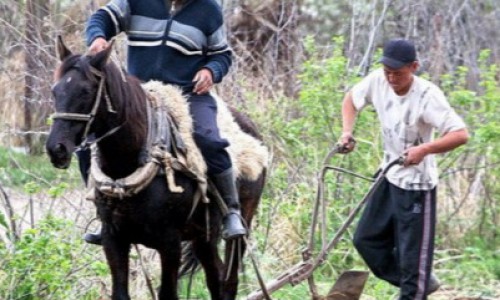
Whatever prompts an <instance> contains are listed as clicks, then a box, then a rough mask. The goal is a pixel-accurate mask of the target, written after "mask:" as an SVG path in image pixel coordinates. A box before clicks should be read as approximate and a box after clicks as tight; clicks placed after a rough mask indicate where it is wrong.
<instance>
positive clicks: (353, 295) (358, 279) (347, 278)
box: [324, 271, 369, 300]
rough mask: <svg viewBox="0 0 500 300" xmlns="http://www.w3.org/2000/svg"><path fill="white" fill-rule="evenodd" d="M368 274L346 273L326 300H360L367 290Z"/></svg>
mask: <svg viewBox="0 0 500 300" xmlns="http://www.w3.org/2000/svg"><path fill="white" fill-rule="evenodd" d="M368 274H369V273H368V272H364V271H345V272H343V273H342V274H341V275H340V277H339V279H337V281H336V282H335V284H334V285H333V287H332V289H331V290H330V292H328V295H327V296H326V297H325V298H324V299H325V300H358V299H359V298H360V297H361V294H362V293H363V289H364V288H365V283H366V280H367V279H368Z"/></svg>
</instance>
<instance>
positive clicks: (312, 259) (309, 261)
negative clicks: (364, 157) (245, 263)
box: [246, 145, 404, 300]
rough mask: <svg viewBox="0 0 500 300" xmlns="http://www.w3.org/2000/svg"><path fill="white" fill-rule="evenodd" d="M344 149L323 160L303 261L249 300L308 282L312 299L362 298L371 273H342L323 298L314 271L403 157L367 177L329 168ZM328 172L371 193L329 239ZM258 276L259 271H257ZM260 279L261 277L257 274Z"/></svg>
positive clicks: (250, 296) (267, 283)
mask: <svg viewBox="0 0 500 300" xmlns="http://www.w3.org/2000/svg"><path fill="white" fill-rule="evenodd" d="M343 152H344V150H343V146H341V145H336V146H335V147H334V148H333V149H332V150H331V151H330V152H329V153H328V155H327V156H326V157H325V159H324V160H323V165H322V169H321V171H320V172H319V174H318V188H317V194H316V201H315V203H314V208H313V212H312V216H311V220H312V222H311V228H310V235H309V241H308V244H307V247H306V249H304V250H303V251H302V253H301V254H302V261H301V262H299V263H297V264H295V265H294V266H292V267H291V268H289V269H288V270H286V271H284V272H283V273H282V274H280V275H279V276H277V277H276V278H275V279H272V280H270V281H269V282H266V283H265V284H264V283H263V282H261V280H259V282H260V283H261V288H260V289H259V290H256V291H254V292H252V293H250V294H249V295H248V296H247V298H246V300H261V299H265V300H270V299H271V296H270V295H271V294H272V293H273V292H275V291H277V290H279V289H281V288H282V287H284V286H286V285H288V284H290V285H292V286H295V285H297V284H299V283H301V282H303V281H306V280H307V282H308V285H309V291H310V293H311V296H312V298H311V299H312V300H357V299H359V298H360V297H361V294H362V293H363V290H364V286H365V284H366V281H367V279H368V275H369V272H367V271H358V270H347V271H344V272H342V273H341V274H340V276H339V277H338V279H337V280H336V282H335V283H334V285H333V286H332V288H331V289H330V290H329V292H328V293H327V294H326V295H320V294H319V291H318V288H317V285H316V283H315V280H314V272H315V270H317V269H318V267H320V266H321V265H322V264H323V263H324V262H325V260H326V259H327V257H328V255H329V254H330V252H331V251H332V250H333V249H334V248H335V246H336V245H337V244H338V243H339V241H340V240H341V239H342V236H343V235H344V234H345V232H346V231H347V229H348V228H349V226H350V225H351V224H352V222H353V221H354V220H355V218H356V216H357V215H358V214H359V212H360V211H361V209H362V208H363V206H364V204H365V203H366V201H367V200H368V199H369V198H370V197H371V195H372V194H373V193H374V191H375V190H376V189H377V187H378V186H379V185H380V183H381V182H382V180H383V178H384V176H385V175H386V174H387V172H388V171H389V170H390V169H391V168H392V167H393V166H395V165H398V164H402V163H403V161H404V158H402V157H400V158H398V159H396V160H394V161H392V162H390V163H389V164H388V165H387V166H386V167H385V168H383V169H381V170H380V171H379V172H378V173H377V174H376V176H374V177H367V176H364V175H361V174H358V173H355V172H352V171H350V170H347V169H345V168H340V167H336V166H332V165H329V164H328V163H329V162H330V160H331V159H332V157H333V156H334V155H335V154H339V153H343ZM328 171H335V172H340V173H342V174H346V175H348V176H354V177H356V178H360V179H363V180H367V181H369V182H371V186H370V188H369V190H368V191H367V192H366V193H365V195H364V197H363V198H362V199H361V200H360V201H359V202H358V203H357V204H356V205H355V207H354V208H353V209H352V210H351V211H350V213H349V215H348V216H347V218H346V220H345V221H344V222H343V223H342V224H341V226H340V227H339V228H338V230H337V231H336V232H335V233H334V234H333V236H332V237H331V238H329V239H328V238H327V233H326V231H327V230H326V225H325V224H326V217H327V216H326V202H325V199H324V194H325V188H324V186H325V184H324V182H325V175H326V174H327V172H328ZM319 220H321V224H322V226H318V223H319ZM317 228H320V231H321V232H320V234H319V235H320V236H321V239H322V241H321V245H322V246H321V249H319V250H316V251H315V249H314V246H315V244H316V236H317V234H316V230H317ZM257 273H258V270H257ZM258 277H259V278H260V275H258Z"/></svg>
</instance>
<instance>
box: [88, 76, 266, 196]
mask: <svg viewBox="0 0 500 300" xmlns="http://www.w3.org/2000/svg"><path fill="white" fill-rule="evenodd" d="M143 88H144V90H145V91H146V93H147V94H148V99H149V105H148V138H147V142H146V145H145V147H144V150H143V152H142V153H141V161H142V162H143V165H142V166H141V167H140V168H138V169H137V170H136V171H135V172H134V173H132V174H131V175H129V176H127V177H126V178H120V179H117V180H113V179H111V178H109V177H108V176H107V175H105V174H104V173H103V172H102V171H101V169H100V167H99V166H100V163H99V151H98V148H97V146H96V145H93V146H92V147H91V150H92V163H91V169H90V180H89V191H88V192H87V197H86V198H87V199H88V200H94V199H96V192H97V191H99V192H101V193H103V194H104V195H106V196H108V197H111V198H120V199H121V198H123V197H129V196H133V195H135V194H137V193H138V192H139V191H141V190H142V189H143V188H145V187H146V186H147V185H148V184H149V183H150V182H151V180H153V178H154V177H155V176H157V175H158V174H161V175H165V177H166V180H167V184H168V187H169V189H170V191H171V192H174V193H180V192H182V191H183V190H182V188H181V187H179V186H177V185H176V184H175V181H174V171H180V172H183V173H184V174H187V175H188V176H190V177H191V178H193V179H194V180H196V181H197V182H198V189H197V191H196V194H195V201H196V202H198V201H200V200H201V201H202V202H205V203H207V202H208V199H207V196H206V191H207V177H206V170H207V166H206V163H205V161H204V159H203V156H202V155H201V151H200V150H199V149H198V147H197V146H196V143H195V142H194V139H193V136H192V132H193V130H192V129H193V124H192V123H193V121H192V118H191V115H190V113H189V107H188V105H189V104H188V102H187V100H186V98H185V97H184V96H183V95H182V91H181V90H180V89H178V88H177V87H175V86H172V85H165V84H163V83H161V82H158V81H150V82H148V83H145V84H143ZM214 98H215V99H216V102H217V106H218V114H217V122H218V124H219V129H220V134H221V137H223V138H225V139H227V140H228V141H229V143H230V146H229V147H228V148H226V150H227V151H228V153H229V155H230V157H231V160H232V163H233V169H234V170H235V172H236V174H237V176H238V177H239V178H243V179H247V180H256V179H257V178H258V176H259V175H260V174H261V173H262V171H263V170H264V169H265V168H266V167H267V161H268V150H267V147H266V146H264V145H263V143H262V141H260V140H258V139H256V138H254V137H252V136H250V135H249V134H247V133H245V132H243V131H242V130H241V128H240V127H239V125H238V124H237V123H236V121H235V120H234V118H233V116H232V114H231V112H230V110H229V108H228V107H227V105H226V104H225V102H223V101H222V100H221V99H220V98H219V97H217V96H215V95H214Z"/></svg>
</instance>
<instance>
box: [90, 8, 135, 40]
mask: <svg viewBox="0 0 500 300" xmlns="http://www.w3.org/2000/svg"><path fill="white" fill-rule="evenodd" d="M129 19H130V8H129V5H128V1H127V0H112V1H109V2H108V3H107V4H106V5H105V6H103V7H101V8H100V9H99V10H97V11H96V12H95V13H94V14H92V16H90V18H89V20H88V22H87V27H86V29H85V35H86V40H87V46H90V44H92V42H93V41H94V40H95V39H96V38H98V37H104V38H105V39H106V40H109V39H111V38H112V37H114V36H115V35H117V34H118V33H120V32H122V31H126V30H127V28H128V23H129Z"/></svg>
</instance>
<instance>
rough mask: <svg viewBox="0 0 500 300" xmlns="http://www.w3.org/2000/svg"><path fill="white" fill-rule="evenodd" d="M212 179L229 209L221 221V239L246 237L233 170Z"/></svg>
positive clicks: (230, 169)
mask: <svg viewBox="0 0 500 300" xmlns="http://www.w3.org/2000/svg"><path fill="white" fill-rule="evenodd" d="M212 179H213V182H214V184H215V186H216V187H217V189H218V190H219V193H220V194H221V197H222V199H224V202H226V205H227V207H228V209H229V212H228V214H227V215H226V216H224V219H223V228H222V238H223V239H225V240H232V239H236V238H239V237H242V236H244V235H246V234H247V230H246V228H245V226H244V225H243V222H242V217H241V209H240V199H239V196H238V190H237V188H236V178H235V177H234V172H233V169H232V168H229V169H227V170H225V171H224V172H222V173H220V174H217V175H215V176H213V178H212Z"/></svg>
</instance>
